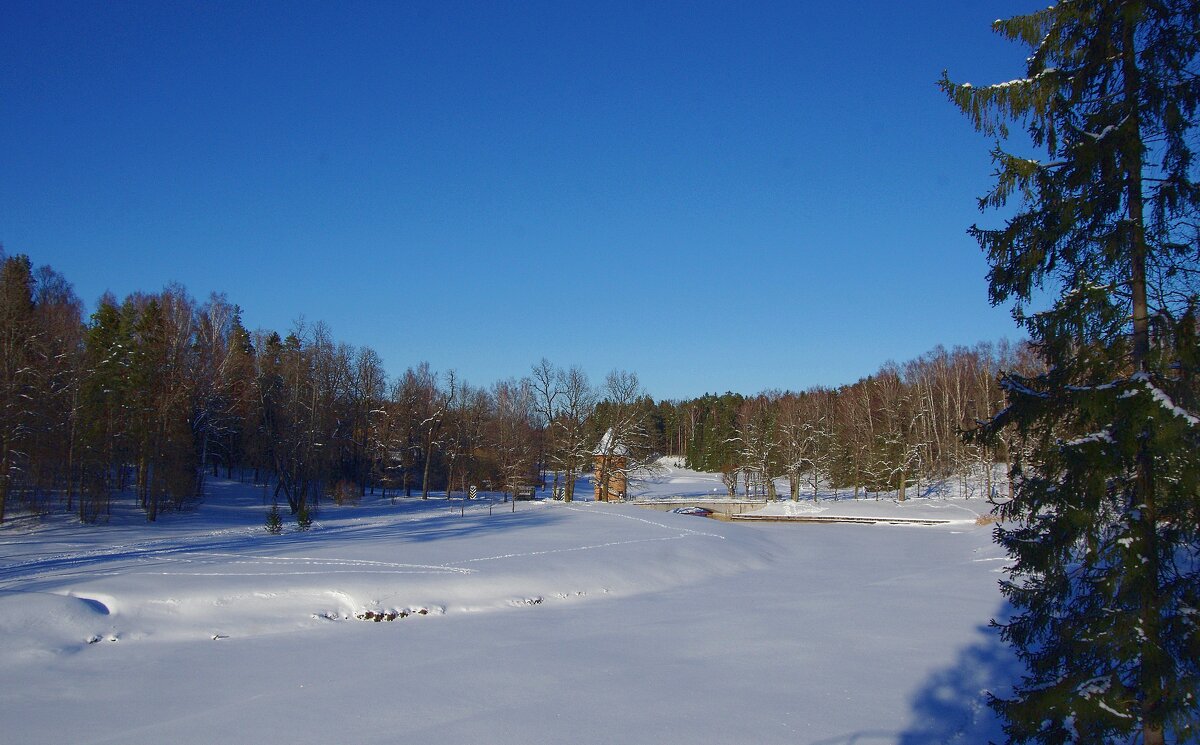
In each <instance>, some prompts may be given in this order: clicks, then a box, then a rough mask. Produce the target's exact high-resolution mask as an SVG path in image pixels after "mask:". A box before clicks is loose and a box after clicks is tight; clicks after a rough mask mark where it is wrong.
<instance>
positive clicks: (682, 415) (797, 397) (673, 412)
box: [661, 343, 1038, 499]
mask: <svg viewBox="0 0 1200 745" xmlns="http://www.w3.org/2000/svg"><path fill="white" fill-rule="evenodd" d="M1037 369H1038V363H1037V360H1036V358H1035V356H1034V355H1033V353H1032V351H1031V350H1030V348H1029V347H1028V346H1026V345H1010V344H1007V343H1000V344H997V345H992V344H986V343H983V344H979V345H976V346H974V347H971V348H965V347H956V348H954V349H952V350H946V349H944V348H942V347H938V348H937V349H935V350H933V351H932V352H930V353H928V354H926V355H924V356H922V357H920V358H918V359H915V360H912V361H910V362H907V363H905V364H903V365H897V364H895V363H889V364H886V365H884V366H883V367H882V368H881V369H880V370H879V371H878V372H876V373H875V374H874V375H871V376H869V377H867V378H864V379H863V380H860V381H858V382H857V383H854V384H853V385H846V386H842V387H840V388H813V389H810V390H807V391H803V392H800V393H793V392H768V393H761V394H758V395H756V396H743V395H740V394H736V393H726V394H724V395H719V396H717V395H707V396H703V397H701V398H698V399H694V400H691V401H683V402H673V403H669V404H664V405H662V407H661V408H662V429H663V440H664V441H663V450H664V451H665V452H672V453H674V454H676V455H680V456H683V457H685V458H686V462H687V464H688V466H689V467H691V468H694V469H697V470H701V471H710V472H721V473H723V474H725V476H726V486H727V487H728V488H729V489H730V493H731V494H732V493H733V490H734V488H735V486H736V485H737V480H738V479H739V478H740V480H741V486H742V489H743V492H744V493H747V494H758V495H762V496H766V497H768V498H772V499H773V498H775V497H776V493H775V490H776V487H775V480H776V479H782V478H785V477H786V479H787V481H788V484H789V495H790V497H791V498H792V499H797V498H798V497H799V495H800V494H801V492H802V491H805V490H809V491H810V492H811V493H812V494H813V495H816V494H817V492H818V490H819V489H821V488H825V487H832V488H834V489H838V488H846V489H850V490H852V491H853V494H854V496H856V497H857V496H859V494H860V492H861V491H862V490H867V491H875V492H879V491H896V492H898V494H899V497H900V498H901V499H904V498H905V496H906V494H907V493H908V489H909V488H910V487H916V488H918V489H919V487H920V484H921V482H922V481H927V482H928V481H932V480H935V479H936V480H944V479H948V478H951V477H956V476H957V477H960V478H966V477H967V476H968V475H969V474H971V473H972V472H974V474H975V476H974V478H972V479H971V483H977V484H980V485H981V486H982V488H983V489H984V491H985V492H987V493H991V492H992V490H993V485H992V483H991V477H992V472H993V468H992V466H993V464H995V463H997V462H1002V461H1005V460H1006V459H1007V452H1006V449H1005V444H1004V443H1001V444H1000V445H999V446H987V445H984V444H982V443H980V442H974V441H969V440H967V439H964V438H963V436H962V435H963V433H964V432H965V431H967V430H971V429H974V428H975V427H976V426H978V422H981V421H984V420H987V419H989V418H990V417H991V416H992V415H993V414H994V413H995V412H996V411H998V410H999V409H1000V408H1001V406H1002V405H1003V402H1004V396H1003V393H1002V391H1001V390H1000V387H999V385H998V382H997V380H998V374H999V371H1000V370H1022V371H1033V370H1037Z"/></svg>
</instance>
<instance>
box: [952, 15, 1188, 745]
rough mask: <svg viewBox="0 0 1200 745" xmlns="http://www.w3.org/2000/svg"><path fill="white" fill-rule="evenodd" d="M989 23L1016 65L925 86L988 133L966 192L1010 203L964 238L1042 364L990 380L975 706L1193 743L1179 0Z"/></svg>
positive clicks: (1029, 720) (986, 204) (1074, 737)
mask: <svg viewBox="0 0 1200 745" xmlns="http://www.w3.org/2000/svg"><path fill="white" fill-rule="evenodd" d="M994 29H995V30H996V31H997V32H998V33H1000V34H1001V35H1003V36H1004V37H1006V38H1008V39H1009V40H1013V41H1017V42H1021V43H1023V44H1025V45H1026V46H1027V47H1029V48H1030V50H1031V54H1030V56H1029V57H1028V59H1027V70H1026V73H1025V76H1024V77H1022V78H1021V79H1018V80H1014V81H1011V82H1008V83H1002V84H999V85H991V86H986V87H973V86H971V85H969V84H956V83H952V82H951V81H950V80H949V78H948V77H946V76H945V75H943V78H942V81H941V87H942V89H943V90H944V91H945V92H946V93H947V95H948V96H949V98H950V100H951V101H952V102H953V103H954V104H955V105H957V106H958V107H959V108H961V109H962V110H963V111H964V112H965V113H966V114H967V115H968V116H969V117H970V119H971V120H972V122H973V123H974V125H975V126H976V128H977V129H979V130H980V131H982V132H983V133H985V134H986V135H988V136H989V137H995V138H997V140H998V144H997V145H996V148H995V150H994V151H993V158H994V161H995V163H996V166H997V168H996V183H995V186H994V188H993V189H992V190H991V192H990V193H988V194H987V195H985V196H984V197H983V198H981V199H980V207H981V209H990V208H998V207H1003V206H1005V205H1008V206H1009V207H1010V208H1011V207H1013V206H1015V209H1010V213H1009V214H1011V217H1008V218H1007V219H1006V221H1005V224H1004V226H1003V227H1000V228H980V227H974V228H972V229H971V233H972V235H974V237H975V238H976V239H977V240H978V241H979V243H980V245H981V247H982V248H983V249H984V251H985V252H986V254H987V257H988V260H989V263H990V264H991V271H990V274H989V277H988V278H989V283H990V295H991V300H992V302H993V304H1000V303H1012V304H1013V306H1014V316H1015V317H1016V318H1017V319H1018V320H1019V321H1020V322H1022V323H1023V325H1024V327H1025V328H1026V329H1027V330H1028V332H1029V334H1030V336H1031V339H1032V341H1033V343H1034V344H1035V346H1036V348H1037V349H1038V351H1039V353H1040V354H1041V356H1042V359H1043V362H1044V363H1045V365H1046V371H1045V372H1044V373H1043V374H1040V375H1036V376H1026V377H1021V376H1017V375H1006V376H1004V378H1003V380H1002V384H1003V386H1004V388H1005V390H1006V393H1007V403H1008V405H1007V407H1006V408H1005V409H1004V410H1003V411H1002V412H1001V413H1000V414H999V415H997V416H996V417H995V418H994V419H993V420H992V421H991V422H990V423H989V424H988V426H987V427H986V428H985V430H984V431H985V434H990V435H992V436H995V435H997V434H998V432H999V431H1000V430H1001V429H1005V428H1009V430H1010V431H1014V430H1015V432H1016V437H1017V440H1018V443H1019V447H1017V448H1014V455H1013V457H1012V459H1011V461H1010V475H1011V477H1012V479H1013V482H1014V486H1015V489H1014V496H1013V498H1012V500H1011V501H1009V502H1007V503H1005V504H1001V505H999V506H998V508H997V509H998V513H999V516H1000V517H1001V518H1002V519H1003V521H1004V522H1003V523H1001V527H1000V528H999V529H998V530H997V531H996V535H997V539H998V541H999V542H1000V543H1001V544H1002V545H1003V546H1004V547H1005V548H1006V549H1007V551H1008V553H1009V556H1010V557H1011V559H1012V560H1013V561H1012V564H1011V568H1010V569H1009V576H1008V578H1007V580H1006V581H1004V582H1003V583H1002V589H1003V591H1004V593H1005V595H1006V597H1007V598H1008V599H1009V601H1010V602H1011V604H1012V607H1013V614H1012V617H1011V619H1008V620H1006V621H1003V622H997V623H996V625H997V626H998V627H999V630H1000V634H1001V637H1002V638H1003V639H1004V640H1005V641H1007V642H1008V643H1009V644H1011V645H1012V646H1013V647H1014V649H1015V651H1016V652H1017V654H1018V656H1019V657H1020V659H1021V660H1022V661H1023V662H1024V663H1025V665H1026V668H1027V671H1026V674H1025V675H1024V676H1023V678H1022V680H1021V681H1020V682H1019V683H1018V684H1017V685H1015V687H1014V690H1013V693H1012V695H1011V696H1010V697H1007V698H994V699H993V700H992V704H993V707H994V708H995V709H996V711H997V712H998V713H999V714H1000V715H1001V716H1002V717H1003V719H1004V723H1005V724H1004V726H1005V731H1006V733H1007V734H1008V737H1009V740H1010V742H1017V743H1025V742H1038V743H1065V742H1142V743H1145V744H1146V745H1161V744H1162V743H1164V742H1167V741H1172V742H1192V741H1195V740H1196V739H1197V737H1198V735H1197V731H1196V724H1195V722H1196V721H1197V720H1198V719H1200V716H1198V715H1200V709H1198V706H1197V696H1200V631H1198V628H1197V624H1198V623H1200V534H1198V531H1200V498H1198V496H1197V495H1198V492H1200V414H1197V413H1196V412H1198V411H1200V407H1198V405H1197V404H1198V396H1197V378H1196V365H1197V362H1198V361H1200V354H1198V352H1197V346H1196V345H1197V341H1196V316H1197V306H1198V301H1197V297H1198V294H1200V293H1198V291H1197V290H1198V286H1200V279H1198V277H1200V240H1198V238H1197V227H1196V226H1197V217H1198V216H1200V188H1198V186H1197V183H1196V166H1195V163H1194V162H1193V147H1194V145H1195V143H1196V134H1197V130H1196V127H1195V120H1196V111H1197V100H1198V99H1200V77H1198V72H1200V65H1198V63H1197V54H1198V49H1200V3H1198V2H1196V1H1195V0H1143V1H1141V2H1136V1H1132V0H1121V1H1119V0H1079V1H1076V2H1072V1H1070V0H1068V1H1066V2H1060V3H1059V4H1057V5H1054V6H1052V7H1050V8H1047V9H1045V10H1041V11H1037V12H1035V13H1032V14H1029V15H1023V16H1018V17H1015V18H1011V19H1008V20H1001V21H996V23H995V25H994ZM1009 123H1016V124H1018V125H1020V126H1022V127H1023V128H1024V130H1025V131H1026V132H1027V134H1028V137H1029V140H1028V146H1029V147H1030V148H1031V149H1032V151H1033V152H1032V153H1031V154H1032V155H1037V154H1040V153H1042V152H1044V153H1045V154H1046V156H1048V157H1042V158H1038V157H1027V155H1028V154H1019V153H1018V152H1016V150H1019V149H1021V144H1019V143H1018V144H1017V145H1012V144H1010V143H1011V142H1013V140H1012V139H1010V138H1009V132H1008V127H1007V125H1008V124H1009ZM1013 139H1015V138H1013ZM1045 306H1048V307H1045Z"/></svg>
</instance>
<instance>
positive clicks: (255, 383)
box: [0, 250, 1031, 522]
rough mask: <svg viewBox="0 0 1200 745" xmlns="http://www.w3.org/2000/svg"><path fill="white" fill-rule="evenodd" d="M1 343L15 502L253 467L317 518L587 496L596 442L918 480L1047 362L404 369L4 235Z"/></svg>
mask: <svg viewBox="0 0 1200 745" xmlns="http://www.w3.org/2000/svg"><path fill="white" fill-rule="evenodd" d="M0 352H2V355H3V363H2V365H0V521H2V520H3V519H4V516H5V514H6V513H9V512H10V511H12V510H19V511H25V512H33V513H44V512H48V511H51V510H54V509H66V510H68V511H71V512H73V513H75V514H77V515H78V517H79V519H81V520H83V521H89V522H90V521H95V520H98V519H103V518H105V517H106V516H107V515H108V514H109V513H110V511H111V508H112V505H113V500H114V499H116V498H118V497H121V496H122V495H127V496H125V497H124V498H131V499H134V500H136V503H137V505H138V506H139V507H140V508H141V509H142V510H144V512H145V514H146V516H147V518H148V519H149V520H155V519H156V518H157V517H158V515H159V514H160V513H161V512H162V511H164V510H174V509H181V508H185V507H188V506H189V505H192V504H194V503H195V501H196V500H197V499H198V498H199V496H200V495H202V494H203V489H204V480H205V478H206V477H208V476H209V475H220V474H222V473H224V475H225V476H226V477H232V476H233V475H234V474H235V469H237V472H238V473H241V472H242V471H245V472H247V474H249V473H250V472H251V471H252V472H253V478H254V479H255V481H256V483H265V484H269V485H270V486H271V491H270V494H271V495H273V496H274V498H275V500H276V502H277V503H278V504H281V505H282V504H284V503H286V505H287V507H288V508H289V510H290V511H291V513H293V514H295V515H296V516H297V519H299V520H301V521H304V520H307V519H308V517H309V514H310V513H311V510H312V509H313V507H314V506H315V505H317V504H318V503H319V502H320V500H322V499H332V500H335V501H337V502H345V501H353V500H355V499H357V498H359V497H360V496H362V495H364V494H365V493H367V491H368V490H369V491H372V492H375V491H378V492H380V493H381V494H382V495H384V496H387V495H389V494H391V495H393V496H396V495H399V494H403V495H406V496H413V495H415V494H420V495H421V496H423V497H428V496H429V494H430V493H431V492H434V491H437V492H452V491H462V492H465V491H466V490H468V488H469V487H470V486H471V485H478V486H479V487H480V488H484V489H492V490H500V491H505V492H508V493H516V492H518V491H523V490H528V489H530V488H532V487H533V486H534V485H537V484H545V485H546V486H547V487H550V488H553V489H555V490H556V492H557V493H558V494H560V495H561V496H562V497H564V498H565V499H571V498H572V497H573V488H574V484H575V481H576V477H578V476H579V475H580V474H583V473H586V472H589V471H590V470H591V469H592V465H593V462H594V453H595V452H596V449H597V447H600V448H602V449H610V450H612V451H613V452H610V453H608V454H616V453H615V451H616V450H617V449H619V450H620V455H621V456H622V460H621V461H620V462H621V463H622V464H623V465H622V466H621V467H623V468H624V469H626V470H629V471H634V470H636V469H639V468H641V467H643V466H645V465H647V464H649V463H650V462H651V461H652V460H653V458H654V457H655V456H656V455H659V454H671V455H678V456H684V457H686V459H687V462H688V464H689V465H690V466H691V467H693V468H697V469H700V470H706V471H721V472H724V473H725V474H727V483H729V484H730V488H731V493H732V489H733V484H735V483H736V479H738V478H741V479H742V483H743V488H744V489H746V490H748V491H750V492H756V491H757V492H760V493H763V494H766V495H768V496H775V495H774V478H779V477H783V476H786V477H788V478H789V479H790V482H791V485H792V486H791V496H792V497H793V498H797V497H798V496H799V494H800V491H801V487H802V485H805V484H807V485H811V487H812V489H813V490H814V492H815V490H816V489H817V487H818V485H819V484H831V485H834V486H846V487H851V488H853V489H854V490H855V493H856V494H857V492H858V490H859V488H866V489H873V490H880V489H900V490H902V491H903V490H904V489H905V488H906V487H907V485H908V484H910V483H913V482H914V481H917V482H919V480H921V479H928V478H933V477H938V476H947V475H950V474H954V473H963V472H964V471H965V470H966V469H968V468H969V467H971V466H972V464H975V465H979V466H980V467H982V468H984V471H985V472H986V473H990V468H987V466H989V465H990V464H991V463H992V462H993V461H994V460H995V459H997V458H1000V459H1003V457H1004V453H1002V452H992V451H989V450H987V449H985V448H983V446H981V445H969V444H964V442H963V441H962V439H961V438H960V437H959V434H960V431H961V430H962V429H963V428H964V427H970V426H973V423H974V422H975V421H976V420H979V419H985V418H987V417H988V416H989V415H990V414H991V413H992V412H994V411H995V409H996V408H997V407H998V406H999V404H1000V402H1001V400H1002V397H1001V395H1000V392H999V390H998V389H997V387H996V382H995V381H996V373H997V371H998V370H999V369H1000V368H1002V367H1004V368H1007V369H1013V368H1017V369H1020V368H1025V367H1029V366H1030V364H1031V363H1030V360H1029V355H1028V353H1027V352H1026V351H1025V350H1024V349H1023V348H1020V347H1013V348H1010V347H1007V346H1004V345H1001V346H999V347H990V346H987V345H981V346H979V347H976V348H973V349H969V350H968V349H955V350H953V351H951V352H946V351H945V350H940V349H939V350H937V351H935V352H933V353H931V354H929V355H926V356H925V357H922V358H921V359H919V360H916V361H913V362H910V363H908V364H906V365H905V366H903V367H898V366H894V365H890V366H887V367H885V368H884V369H882V370H881V371H880V372H879V373H877V374H876V375H873V376H871V377H869V378H867V379H865V380H862V381H859V382H858V383H856V384H854V385H851V386H845V387H843V388H839V389H836V390H827V389H814V390H809V391H806V392H803V393H765V394H760V395H758V396H753V397H746V396H742V395H739V394H733V393H727V394H724V395H721V396H704V397H701V398H698V399H694V400H690V401H662V402H656V401H655V400H654V399H653V398H651V397H650V396H649V395H648V394H647V393H646V392H645V390H644V389H643V388H642V387H641V385H640V383H639V381H638V379H637V376H636V375H635V374H633V373H628V372H622V371H614V372H612V373H610V374H609V375H608V376H607V377H606V379H605V380H604V381H603V382H601V383H599V384H593V383H592V382H591V381H590V380H589V379H588V376H587V375H586V374H585V373H584V372H583V371H582V370H580V369H579V368H570V369H564V368H560V367H558V366H556V365H554V364H552V363H550V362H549V361H546V360H542V361H541V362H539V363H538V364H536V365H534V366H533V368H532V370H531V372H530V374H529V375H528V376H526V377H523V378H520V379H510V380H503V381H499V382H496V383H493V384H492V385H490V386H487V387H477V386H474V385H472V384H470V383H468V382H467V381H464V380H461V379H460V378H459V377H458V376H457V375H456V374H455V373H454V372H453V371H449V372H441V373H439V372H437V371H434V370H432V369H430V367H429V365H428V364H419V365H416V366H414V367H410V368H408V369H407V370H405V371H404V373H403V374H401V375H400V376H399V377H396V378H389V376H388V375H387V374H386V372H385V370H384V369H383V364H382V361H381V360H380V358H379V355H378V354H376V353H375V352H374V351H373V350H372V349H370V348H366V347H362V348H355V347H352V346H350V345H347V344H344V343H340V342H337V341H336V340H335V339H333V337H332V335H331V333H330V331H329V329H328V328H327V327H325V326H324V325H323V324H320V323H317V324H304V323H298V324H297V325H296V327H295V328H293V329H292V330H291V331H290V332H289V333H288V334H287V335H286V336H281V335H280V334H279V333H277V332H274V331H269V330H256V331H250V330H248V329H247V328H246V327H245V326H244V325H243V321H242V318H241V313H240V311H239V309H238V307H237V306H236V305H233V304H232V303H230V302H229V301H228V299H227V298H226V297H225V296H224V295H219V294H213V295H211V296H210V297H209V298H208V299H207V300H206V301H203V302H198V301H196V300H195V299H193V298H192V297H190V296H189V295H188V293H187V292H186V290H185V289H184V288H183V287H182V286H179V285H170V286H168V287H166V288H165V289H163V290H162V291H161V292H159V293H141V292H138V293H134V294H132V295H129V296H128V297H126V298H124V299H123V300H120V301H118V300H117V299H116V298H115V297H113V296H111V295H106V296H104V297H102V298H101V299H100V301H99V303H98V304H97V307H96V310H95V312H94V313H93V314H91V316H90V318H87V319H85V318H84V312H83V304H82V303H81V302H80V300H79V298H78V297H77V296H76V295H75V293H74V291H73V289H72V287H71V285H70V284H69V283H68V282H67V281H66V279H65V278H64V277H63V276H62V275H61V274H59V273H58V272H56V271H55V270H53V269H52V268H50V267H40V268H37V269H34V268H33V266H32V264H31V262H30V260H29V259H28V257H26V256H23V255H16V256H11V257H10V256H6V255H4V254H3V252H2V250H0ZM605 432H611V433H612V436H611V437H603V435H604V433H605ZM605 462H608V461H605ZM613 462H615V460H614V461H613ZM606 467H607V466H606ZM601 476H603V478H598V479H597V481H599V482H600V483H601V484H607V483H608V479H607V474H601Z"/></svg>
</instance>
